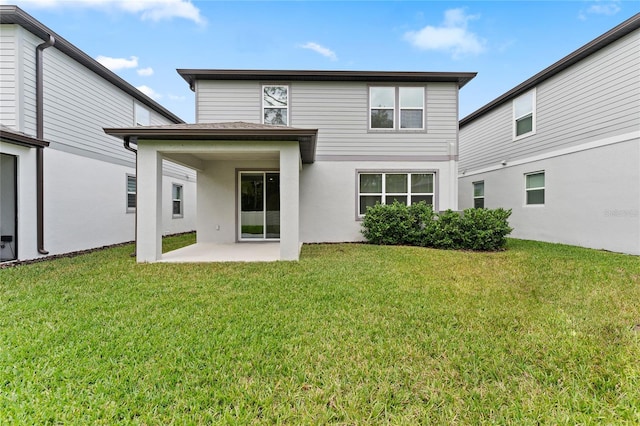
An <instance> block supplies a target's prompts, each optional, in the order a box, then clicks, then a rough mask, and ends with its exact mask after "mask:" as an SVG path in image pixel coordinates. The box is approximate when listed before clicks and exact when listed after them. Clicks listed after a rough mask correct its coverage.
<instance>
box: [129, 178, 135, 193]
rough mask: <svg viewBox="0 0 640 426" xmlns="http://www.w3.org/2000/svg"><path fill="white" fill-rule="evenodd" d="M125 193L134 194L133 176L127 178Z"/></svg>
mask: <svg viewBox="0 0 640 426" xmlns="http://www.w3.org/2000/svg"><path fill="white" fill-rule="evenodd" d="M127 192H134V193H135V192H136V178H135V176H127Z"/></svg>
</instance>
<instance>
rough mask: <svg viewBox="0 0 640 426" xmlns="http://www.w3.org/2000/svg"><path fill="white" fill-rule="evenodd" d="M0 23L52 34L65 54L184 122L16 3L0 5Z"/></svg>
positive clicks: (157, 109) (115, 84)
mask: <svg viewBox="0 0 640 426" xmlns="http://www.w3.org/2000/svg"><path fill="white" fill-rule="evenodd" d="M0 24H17V25H20V26H22V27H23V28H25V29H26V30H28V31H29V32H31V33H32V34H35V35H36V36H38V37H40V38H41V39H43V40H48V39H49V35H52V36H53V37H54V38H55V40H56V42H55V44H54V45H53V47H55V48H56V49H58V50H59V51H61V52H62V53H64V54H65V55H67V56H69V57H71V58H72V59H74V60H76V61H77V62H78V63H80V64H82V65H83V66H85V67H86V68H88V69H89V70H91V71H93V72H94V73H96V74H98V75H99V76H100V77H102V78H104V79H105V80H107V81H108V82H110V83H112V84H113V85H114V86H116V87H118V88H119V89H121V90H123V91H125V92H126V93H128V94H130V95H131V96H133V97H134V98H136V99H137V100H139V101H140V102H142V103H144V104H145V105H147V106H148V107H150V108H151V109H153V110H154V111H156V112H158V113H160V114H162V115H163V116H165V117H167V118H168V119H170V120H171V121H174V122H176V123H183V122H184V120H182V119H181V118H180V117H178V116H177V115H175V114H174V113H172V112H171V111H169V110H168V109H166V108H165V107H163V106H162V105H160V104H159V103H158V102H156V101H154V100H153V99H151V98H150V97H149V96H147V95H145V94H144V93H142V92H141V91H139V90H138V89H136V88H135V87H133V85H131V84H130V83H128V82H126V81H125V80H124V79H122V78H121V77H119V76H118V75H116V74H115V73H114V72H113V71H110V70H109V69H107V68H106V67H104V66H103V65H102V64H100V63H99V62H98V61H96V60H95V59H93V58H92V57H90V56H89V55H87V54H86V53H85V52H83V51H82V50H80V49H79V48H77V47H76V46H75V45H73V44H72V43H70V42H69V41H67V40H66V39H64V38H63V37H61V36H60V35H58V34H57V33H56V32H55V31H53V30H51V29H50V28H48V27H47V26H46V25H44V24H43V23H42V22H40V21H38V20H37V19H35V18H34V17H33V16H31V15H29V14H28V13H27V12H25V11H24V10H22V9H21V8H19V7H18V6H15V5H0Z"/></svg>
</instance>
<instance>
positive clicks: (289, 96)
mask: <svg viewBox="0 0 640 426" xmlns="http://www.w3.org/2000/svg"><path fill="white" fill-rule="evenodd" d="M267 87H285V88H286V89H287V106H285V107H277V108H275V109H284V110H285V111H286V123H285V124H284V125H285V126H290V125H291V121H290V120H291V117H290V114H289V107H290V106H291V87H290V86H289V85H288V84H263V85H262V88H261V91H260V102H261V104H262V109H261V112H262V124H269V123H265V121H264V111H265V109H274V107H273V105H266V104H265V102H264V89H265V88H267ZM280 126H281V124H280Z"/></svg>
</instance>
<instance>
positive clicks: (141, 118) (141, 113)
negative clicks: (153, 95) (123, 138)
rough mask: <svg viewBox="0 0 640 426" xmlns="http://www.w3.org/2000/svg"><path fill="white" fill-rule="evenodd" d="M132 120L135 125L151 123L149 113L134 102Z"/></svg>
mask: <svg viewBox="0 0 640 426" xmlns="http://www.w3.org/2000/svg"><path fill="white" fill-rule="evenodd" d="M133 112H134V115H135V117H134V120H135V125H136V126H148V125H150V124H151V113H150V112H149V110H148V109H147V108H145V107H143V106H142V105H140V104H138V103H135V104H134V107H133Z"/></svg>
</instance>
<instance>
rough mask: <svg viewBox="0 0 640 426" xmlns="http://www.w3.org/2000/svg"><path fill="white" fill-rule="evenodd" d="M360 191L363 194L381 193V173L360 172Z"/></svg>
mask: <svg viewBox="0 0 640 426" xmlns="http://www.w3.org/2000/svg"><path fill="white" fill-rule="evenodd" d="M360 192H361V193H364V194H371V193H373V194H380V193H382V175H381V174H364V173H363V174H361V175H360Z"/></svg>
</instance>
